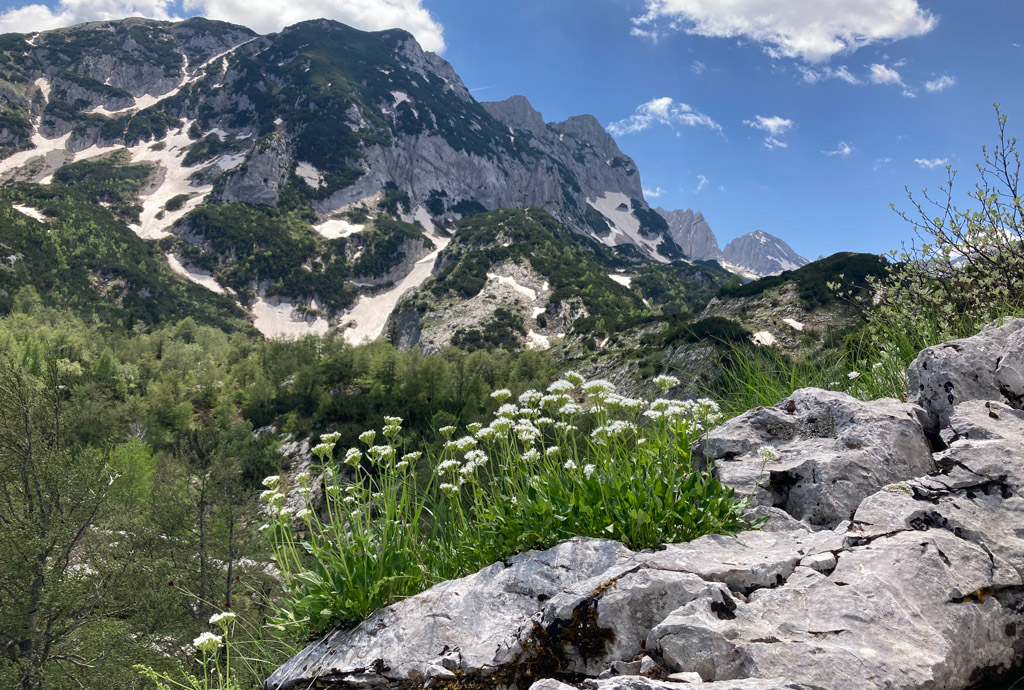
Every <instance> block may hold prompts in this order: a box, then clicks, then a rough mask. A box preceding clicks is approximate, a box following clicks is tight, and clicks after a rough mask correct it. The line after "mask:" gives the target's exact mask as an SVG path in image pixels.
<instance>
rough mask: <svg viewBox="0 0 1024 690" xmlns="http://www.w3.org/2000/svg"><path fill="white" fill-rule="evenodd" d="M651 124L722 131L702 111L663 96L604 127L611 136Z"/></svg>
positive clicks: (644, 127) (627, 132)
mask: <svg viewBox="0 0 1024 690" xmlns="http://www.w3.org/2000/svg"><path fill="white" fill-rule="evenodd" d="M653 125H669V126H673V127H674V126H675V125H684V126H686V127H707V128H709V129H713V130H715V131H718V132H720V131H722V126H721V125H720V124H718V123H717V122H715V121H714V120H713V119H711V117H710V116H708V115H705V114H704V113H700V112H697V111H696V110H694V109H693V108H691V107H690V106H689V105H687V104H686V103H676V102H675V101H674V100H672V98H670V97H668V96H663V97H662V98H655V99H653V100H650V101H647V102H646V103H643V104H641V105H639V106H637V109H636V112H634V113H633V114H632V115H630V116H629V117H627V118H626V119H624V120H619V121H618V122H612V123H611V124H609V125H608V126H607V127H606V128H605V129H607V130H608V132H609V133H610V134H611V135H613V136H621V135H623V134H635V133H637V132H642V131H644V130H645V129H648V128H650V127H652V126H653Z"/></svg>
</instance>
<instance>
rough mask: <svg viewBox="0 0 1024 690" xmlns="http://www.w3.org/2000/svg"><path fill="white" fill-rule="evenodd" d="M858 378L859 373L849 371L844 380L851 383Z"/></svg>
mask: <svg viewBox="0 0 1024 690" xmlns="http://www.w3.org/2000/svg"><path fill="white" fill-rule="evenodd" d="M859 376H860V372H859V371H851V372H850V373H849V374H847V375H846V378H848V379H850V380H851V381H853V380H854V379H855V378H857V377H859Z"/></svg>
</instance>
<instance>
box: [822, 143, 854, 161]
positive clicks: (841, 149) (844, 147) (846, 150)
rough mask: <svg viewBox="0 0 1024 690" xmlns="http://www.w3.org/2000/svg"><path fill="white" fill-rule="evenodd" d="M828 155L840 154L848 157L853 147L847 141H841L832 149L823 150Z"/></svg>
mask: <svg viewBox="0 0 1024 690" xmlns="http://www.w3.org/2000/svg"><path fill="white" fill-rule="evenodd" d="M822 153H824V154H825V155H826V156H840V157H842V158H846V157H847V156H849V155H850V154H851V153H853V147H852V146H850V145H849V144H847V143H846V142H845V141H841V142H839V145H838V146H836V147H835V149H833V150H832V151H822Z"/></svg>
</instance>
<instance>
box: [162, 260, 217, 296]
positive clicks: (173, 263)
mask: <svg viewBox="0 0 1024 690" xmlns="http://www.w3.org/2000/svg"><path fill="white" fill-rule="evenodd" d="M167 263H168V265H169V266H170V267H171V270H172V271H174V272H175V273H177V274H178V275H180V276H182V277H183V278H187V279H188V280H191V281H192V282H193V283H196V284H197V285H202V286H203V287H204V288H206V289H207V290H210V291H211V292H216V293H217V294H218V295H226V294H228V290H226V289H225V288H224V287H223V286H222V285H221V284H220V283H218V282H217V279H216V278H214V277H213V276H212V275H210V274H209V273H203V272H201V271H190V270H189V269H187V268H185V265H184V264H182V263H181V259H179V258H178V257H177V256H175V255H174V254H168V255H167Z"/></svg>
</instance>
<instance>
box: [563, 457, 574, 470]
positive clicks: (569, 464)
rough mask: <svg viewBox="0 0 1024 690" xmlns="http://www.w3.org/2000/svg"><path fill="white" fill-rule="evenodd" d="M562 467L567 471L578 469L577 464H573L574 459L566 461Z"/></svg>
mask: <svg viewBox="0 0 1024 690" xmlns="http://www.w3.org/2000/svg"><path fill="white" fill-rule="evenodd" d="M562 467H564V468H565V469H567V470H574V469H576V463H575V462H573V459H572V458H569V459H568V460H566V461H565V464H564V465H562Z"/></svg>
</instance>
